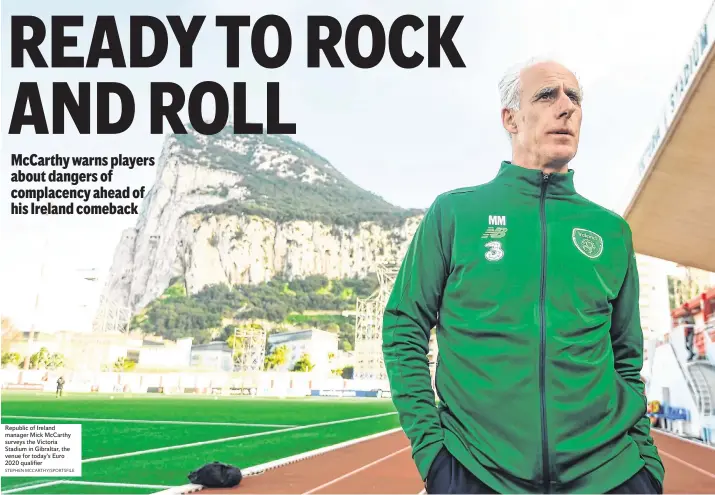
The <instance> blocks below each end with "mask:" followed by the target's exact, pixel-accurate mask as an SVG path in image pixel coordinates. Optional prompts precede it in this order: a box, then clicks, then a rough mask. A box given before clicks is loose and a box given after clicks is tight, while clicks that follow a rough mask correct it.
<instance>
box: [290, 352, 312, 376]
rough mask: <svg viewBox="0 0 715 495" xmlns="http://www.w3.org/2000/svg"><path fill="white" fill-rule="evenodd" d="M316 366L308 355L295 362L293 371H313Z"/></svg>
mask: <svg viewBox="0 0 715 495" xmlns="http://www.w3.org/2000/svg"><path fill="white" fill-rule="evenodd" d="M313 368H315V365H314V364H313V363H311V362H310V356H308V354H303V355H302V356H301V357H300V359H299V360H298V361H296V362H295V365H294V366H293V371H303V372H306V371H312V370H313Z"/></svg>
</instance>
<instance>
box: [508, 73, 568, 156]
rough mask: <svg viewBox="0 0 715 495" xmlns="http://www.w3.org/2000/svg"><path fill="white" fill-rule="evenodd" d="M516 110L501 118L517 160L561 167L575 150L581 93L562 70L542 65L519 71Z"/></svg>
mask: <svg viewBox="0 0 715 495" xmlns="http://www.w3.org/2000/svg"><path fill="white" fill-rule="evenodd" d="M520 87H521V95H520V105H519V107H520V108H519V110H518V111H516V112H511V113H509V112H508V113H506V114H505V120H504V123H505V126H506V127H507V129H508V130H509V131H510V132H512V133H513V134H512V137H513V146H514V149H515V151H516V152H517V154H518V155H519V156H522V157H524V158H526V157H528V161H529V162H531V163H535V164H539V165H542V166H543V165H545V164H551V165H552V166H555V167H563V166H565V165H566V164H568V162H570V161H571V159H573V157H574V156H575V155H576V151H577V149H578V141H579V134H580V130H581V91H580V89H579V86H578V81H577V79H576V77H575V76H574V75H573V74H572V73H571V72H569V71H568V70H567V69H566V68H564V67H563V66H561V65H559V64H556V63H552V62H544V63H540V64H537V65H534V66H532V67H529V68H528V69H526V70H524V71H522V73H521V83H520Z"/></svg>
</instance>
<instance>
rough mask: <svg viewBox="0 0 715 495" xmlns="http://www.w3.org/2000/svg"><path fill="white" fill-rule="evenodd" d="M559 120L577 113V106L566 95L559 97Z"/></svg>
mask: <svg viewBox="0 0 715 495" xmlns="http://www.w3.org/2000/svg"><path fill="white" fill-rule="evenodd" d="M558 105H559V118H561V117H571V115H573V113H574V112H575V111H576V104H575V103H574V102H573V101H572V100H571V98H569V96H568V95H567V94H565V93H561V94H560V95H559V101H558Z"/></svg>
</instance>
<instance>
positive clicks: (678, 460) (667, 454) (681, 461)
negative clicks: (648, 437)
mask: <svg viewBox="0 0 715 495" xmlns="http://www.w3.org/2000/svg"><path fill="white" fill-rule="evenodd" d="M658 453H659V454H661V455H664V456H666V457H670V458H671V459H673V460H674V461H675V462H679V463H681V464H682V465H684V466H687V467H689V468H690V469H693V470H695V471H697V472H698V473H700V474H704V475H705V476H710V477H711V478H713V479H715V474H713V473H711V472H710V471H705V470H704V469H702V468H699V467H698V466H695V465H693V464H690V463H689V462H687V461H684V460H682V459H681V458H680V457H676V456H674V455H673V454H669V453H667V452H664V451H663V450H661V449H658Z"/></svg>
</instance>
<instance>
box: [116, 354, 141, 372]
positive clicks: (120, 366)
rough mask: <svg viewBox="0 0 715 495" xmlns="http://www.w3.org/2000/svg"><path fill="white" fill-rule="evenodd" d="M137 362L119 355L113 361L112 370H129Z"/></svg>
mask: <svg viewBox="0 0 715 495" xmlns="http://www.w3.org/2000/svg"><path fill="white" fill-rule="evenodd" d="M136 365H137V363H135V362H134V361H130V360H129V359H127V358H125V357H124V356H120V357H118V358H117V360H116V361H115V363H114V371H131V370H133V369H134V368H135V367H136Z"/></svg>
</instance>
